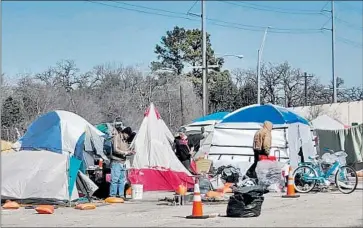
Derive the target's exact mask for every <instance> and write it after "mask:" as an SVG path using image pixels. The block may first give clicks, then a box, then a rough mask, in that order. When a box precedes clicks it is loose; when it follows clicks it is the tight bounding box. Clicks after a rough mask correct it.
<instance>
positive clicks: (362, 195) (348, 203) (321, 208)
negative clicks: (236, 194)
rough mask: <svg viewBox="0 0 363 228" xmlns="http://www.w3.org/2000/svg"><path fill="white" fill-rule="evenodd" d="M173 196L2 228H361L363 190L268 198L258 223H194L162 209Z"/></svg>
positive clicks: (208, 208)
mask: <svg viewBox="0 0 363 228" xmlns="http://www.w3.org/2000/svg"><path fill="white" fill-rule="evenodd" d="M165 196H171V193H160V192H159V193H145V194H144V200H143V201H128V202H126V203H124V204H117V205H116V204H113V205H106V206H101V207H98V208H97V209H95V210H90V211H79V210H75V209H73V208H58V209H56V210H55V213H54V214H53V215H39V214H36V213H35V211H34V210H33V209H23V208H22V209H19V210H16V211H5V210H2V212H1V225H2V227H45V226H47V227H56V226H58V227H59V226H63V227H71V226H73V227H75V226H77V227H80V226H83V227H91V226H92V227H93V226H94V227H121V226H122V227H123V226H128V227H150V226H153V227H155V226H160V227H178V226H179V227H241V226H243V227H248V226H250V227H252V226H255V227H258V226H259V227H291V226H294V227H313V226H314V227H327V226H329V227H362V226H363V190H362V188H360V189H358V190H356V191H355V192H354V193H352V194H349V195H344V194H342V193H339V192H330V193H310V194H301V195H300V198H296V199H283V198H281V194H277V193H270V194H267V195H266V196H265V202H264V204H263V206H262V213H261V215H260V217H257V218H227V217H216V218H209V219H205V220H189V219H185V216H187V215H190V214H191V211H192V206H191V205H185V206H168V205H158V204H159V203H158V202H157V199H158V198H164V197H165ZM226 208H227V204H219V205H204V207H203V210H204V214H212V213H219V214H221V215H222V216H223V215H225V213H226Z"/></svg>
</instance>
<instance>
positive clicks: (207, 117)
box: [193, 112, 229, 123]
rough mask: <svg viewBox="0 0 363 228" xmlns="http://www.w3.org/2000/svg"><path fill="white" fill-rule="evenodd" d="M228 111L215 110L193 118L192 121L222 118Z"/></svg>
mask: <svg viewBox="0 0 363 228" xmlns="http://www.w3.org/2000/svg"><path fill="white" fill-rule="evenodd" d="M227 114H229V112H215V113H212V114H210V115H207V116H202V117H199V118H198V119H195V120H193V123H196V122H202V121H208V120H222V119H223V118H224V117H225V116H226V115H227Z"/></svg>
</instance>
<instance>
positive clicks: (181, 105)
mask: <svg viewBox="0 0 363 228" xmlns="http://www.w3.org/2000/svg"><path fill="white" fill-rule="evenodd" d="M179 96H180V112H181V125H182V126H183V125H184V107H183V106H184V105H183V87H182V86H181V85H180V86H179Z"/></svg>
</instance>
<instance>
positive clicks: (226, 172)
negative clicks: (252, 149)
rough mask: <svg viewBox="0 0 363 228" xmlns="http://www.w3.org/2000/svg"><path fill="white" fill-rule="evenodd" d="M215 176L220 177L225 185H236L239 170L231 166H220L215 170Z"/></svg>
mask: <svg viewBox="0 0 363 228" xmlns="http://www.w3.org/2000/svg"><path fill="white" fill-rule="evenodd" d="M217 174H220V175H221V179H222V180H224V181H226V182H227V183H234V184H235V183H238V181H239V177H240V170H239V169H238V168H235V167H233V166H231V165H228V166H221V167H219V168H218V170H217Z"/></svg>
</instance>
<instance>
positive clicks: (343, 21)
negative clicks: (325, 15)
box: [334, 17, 363, 31]
mask: <svg viewBox="0 0 363 228" xmlns="http://www.w3.org/2000/svg"><path fill="white" fill-rule="evenodd" d="M334 18H335V20H336V21H337V22H339V23H341V24H345V25H346V26H347V27H349V28H351V29H356V30H359V31H363V27H362V26H359V25H355V24H353V23H350V22H348V21H345V20H342V19H340V18H338V17H334Z"/></svg>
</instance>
